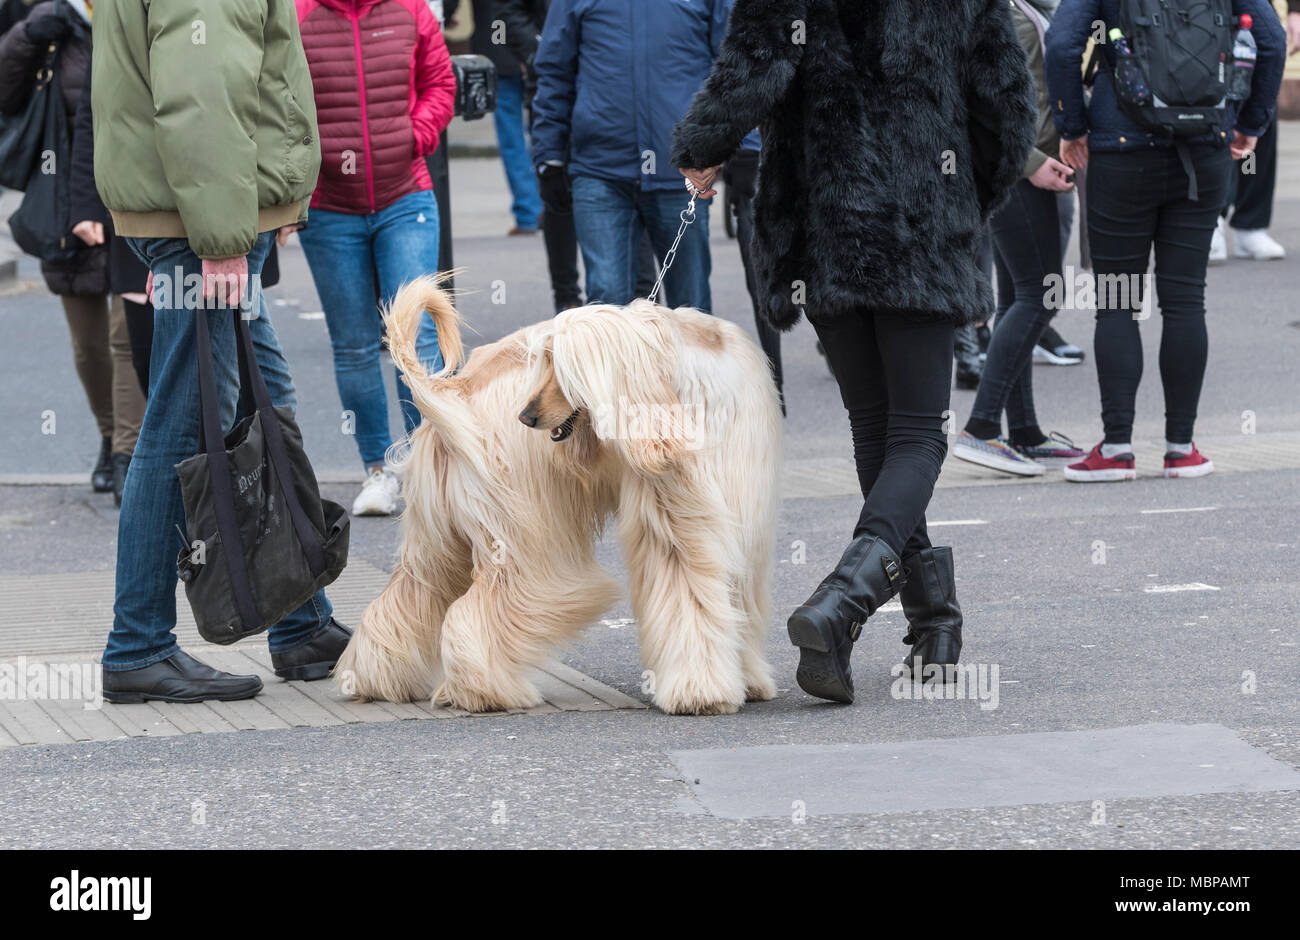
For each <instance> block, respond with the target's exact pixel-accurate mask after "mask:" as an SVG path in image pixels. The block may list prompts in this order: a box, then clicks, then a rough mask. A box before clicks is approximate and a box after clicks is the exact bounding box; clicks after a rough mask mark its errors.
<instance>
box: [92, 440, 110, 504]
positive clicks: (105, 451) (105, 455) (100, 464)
mask: <svg viewBox="0 0 1300 940" xmlns="http://www.w3.org/2000/svg"><path fill="white" fill-rule="evenodd" d="M90 486H91V488H92V489H94V491H95V492H96V493H107V492H109V491H110V490H111V489H112V488H113V439H112V438H111V437H106V438H104V439H103V441H101V442H100V445H99V460H97V461H96V462H95V469H94V470H91V471H90Z"/></svg>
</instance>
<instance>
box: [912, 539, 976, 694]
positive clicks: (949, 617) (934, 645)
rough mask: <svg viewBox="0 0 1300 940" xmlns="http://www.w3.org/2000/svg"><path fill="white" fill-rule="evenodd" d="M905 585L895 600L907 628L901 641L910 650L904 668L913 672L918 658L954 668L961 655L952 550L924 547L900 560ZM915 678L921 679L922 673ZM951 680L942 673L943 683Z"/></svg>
mask: <svg viewBox="0 0 1300 940" xmlns="http://www.w3.org/2000/svg"><path fill="white" fill-rule="evenodd" d="M903 569H904V571H905V572H906V574H907V586H906V587H904V588H903V590H902V591H900V592H899V596H898V599H899V601H900V602H901V603H902V605H903V613H904V614H906V615H907V623H908V626H909V627H910V628H911V629H910V630H909V631H908V633H907V636H905V637H903V642H904V643H907V644H908V645H910V646H911V647H912V652H911V653H910V654H909V655H908V657H907V661H906V662H905V663H904V665H905V666H906V667H907V668H908V671H909V672H910V671H913V669H914V666H915V665H916V662H915V661H916V660H917V659H920V661H921V662H920V667H921V669H922V670H924V669H925V667H926V666H928V665H931V664H933V665H936V666H955V665H957V660H958V658H959V657H960V656H961V622H962V621H961V607H960V606H959V605H958V604H957V581H956V578H955V576H954V574H953V565H952V549H951V548H948V547H947V546H944V547H943V548H927V549H925V550H924V551H920V552H917V553H916V554H915V555H909V556H908V557H906V558H904V559H903ZM913 678H915V679H925V678H927V676H926V675H925V673H924V672H921V673H920V674H919V675H915V676H914V677H913ZM953 678H955V676H954V675H953V672H952V670H949V669H945V670H944V671H943V681H945V682H947V681H950V680H951V679H953Z"/></svg>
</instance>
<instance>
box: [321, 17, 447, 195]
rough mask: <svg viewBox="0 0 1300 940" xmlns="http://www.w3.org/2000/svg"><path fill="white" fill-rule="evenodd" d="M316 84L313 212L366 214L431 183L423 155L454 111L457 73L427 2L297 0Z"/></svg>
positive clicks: (428, 152) (427, 152)
mask: <svg viewBox="0 0 1300 940" xmlns="http://www.w3.org/2000/svg"><path fill="white" fill-rule="evenodd" d="M295 2H296V5H297V9H298V24H299V28H300V31H301V32H302V44H303V48H304V49H306V51H307V63H308V65H309V66H310V68H311V79H312V85H313V86H314V87H315V90H316V115H317V119H318V122H319V125H320V144H321V156H322V160H321V170H320V181H319V183H317V186H316V193H315V195H313V196H312V200H311V206H312V208H313V209H316V208H319V209H329V210H331V211H334V212H348V213H352V214H355V215H361V214H365V213H370V212H378V211H379V210H381V209H384V208H387V207H388V206H390V205H392V204H393V203H394V202H396V201H397V200H398V199H400V198H402V197H403V196H406V195H409V194H411V193H414V192H419V191H420V190H423V189H431V188H432V183H431V182H430V180H429V172H428V170H427V169H426V168H425V164H424V158H425V157H426V156H428V155H429V154H431V153H433V152H434V150H436V149H437V147H438V136H439V135H440V134H441V133H442V131H443V129H444V128H446V126H447V124H448V123H450V121H451V118H452V113H453V111H454V102H455V93H456V79H455V76H454V75H453V74H452V70H451V57H450V56H449V55H448V53H447V45H446V43H445V42H443V38H442V30H441V29H440V28H439V27H438V21H437V20H435V19H434V18H433V14H432V13H431V12H430V11H429V7H428V5H427V4H426V3H425V0H295Z"/></svg>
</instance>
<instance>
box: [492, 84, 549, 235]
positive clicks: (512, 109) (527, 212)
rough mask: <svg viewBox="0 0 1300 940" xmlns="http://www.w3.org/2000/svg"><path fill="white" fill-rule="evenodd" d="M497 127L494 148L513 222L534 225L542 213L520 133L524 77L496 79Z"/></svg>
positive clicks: (522, 116)
mask: <svg viewBox="0 0 1300 940" xmlns="http://www.w3.org/2000/svg"><path fill="white" fill-rule="evenodd" d="M492 120H493V121H494V122H495V124H496V128H497V149H499V150H500V151H501V164H502V165H503V166H504V167H505V170H506V182H507V183H509V184H510V195H511V197H512V198H513V202H512V203H511V204H510V212H511V214H512V215H513V216H514V217H515V225H517V226H519V227H520V228H522V229H529V230H532V229H535V228H537V225H538V222H539V221H540V220H541V217H542V197H541V194H540V193H538V191H537V175H536V173H535V172H534V170H533V159H532V157H531V156H530V155H529V152H528V138H527V137H525V136H524V81H523V79H522V78H498V79H497V109H496V110H495V111H493V112H492Z"/></svg>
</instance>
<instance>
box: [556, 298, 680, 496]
mask: <svg viewBox="0 0 1300 940" xmlns="http://www.w3.org/2000/svg"><path fill="white" fill-rule="evenodd" d="M572 313H574V314H578V313H579V311H572ZM581 314H582V315H581V316H573V317H569V319H567V320H565V318H566V316H568V315H567V314H561V315H560V318H559V319H560V320H561V321H563V322H560V323H559V324H558V327H557V329H556V332H555V334H554V341H553V364H554V368H555V377H556V381H557V382H558V383H559V385H560V387H561V389H562V390H563V391H564V393H565V397H567V398H568V399H569V401H571V402H573V403H574V405H575V406H581V407H584V408H586V409H587V411H588V413H589V415H590V418H591V426H592V430H593V431H594V432H595V434H596V437H597V438H598V439H599V440H600V441H601V442H602V443H604V444H606V445H607V446H609V447H611V448H613V449H614V450H615V451H617V452H618V453H619V454H620V456H621V457H622V458H623V460H624V461H625V462H626V463H627V465H628V466H629V467H630V468H631V469H632V470H634V471H635V472H637V473H641V474H646V475H649V476H658V475H661V474H663V473H666V472H668V471H669V470H670V469H671V468H672V467H673V466H674V465H675V464H676V463H677V461H679V460H680V459H681V458H682V457H683V456H684V455H685V454H686V452H687V451H688V450H689V449H690V442H689V440H688V438H687V434H686V430H687V428H686V427H685V425H684V419H683V409H682V405H681V402H680V401H679V400H678V398H677V394H676V392H675V391H674V384H675V382H674V379H675V376H676V371H677V349H676V343H675V342H674V340H673V337H672V334H671V332H670V331H669V330H668V329H667V327H666V324H665V323H664V322H663V321H662V318H660V317H658V316H653V317H648V318H647V317H641V316H632V315H629V314H627V313H625V312H624V311H621V310H619V309H618V308H614V307H610V308H603V309H602V308H586V309H585V310H583V311H581Z"/></svg>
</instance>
